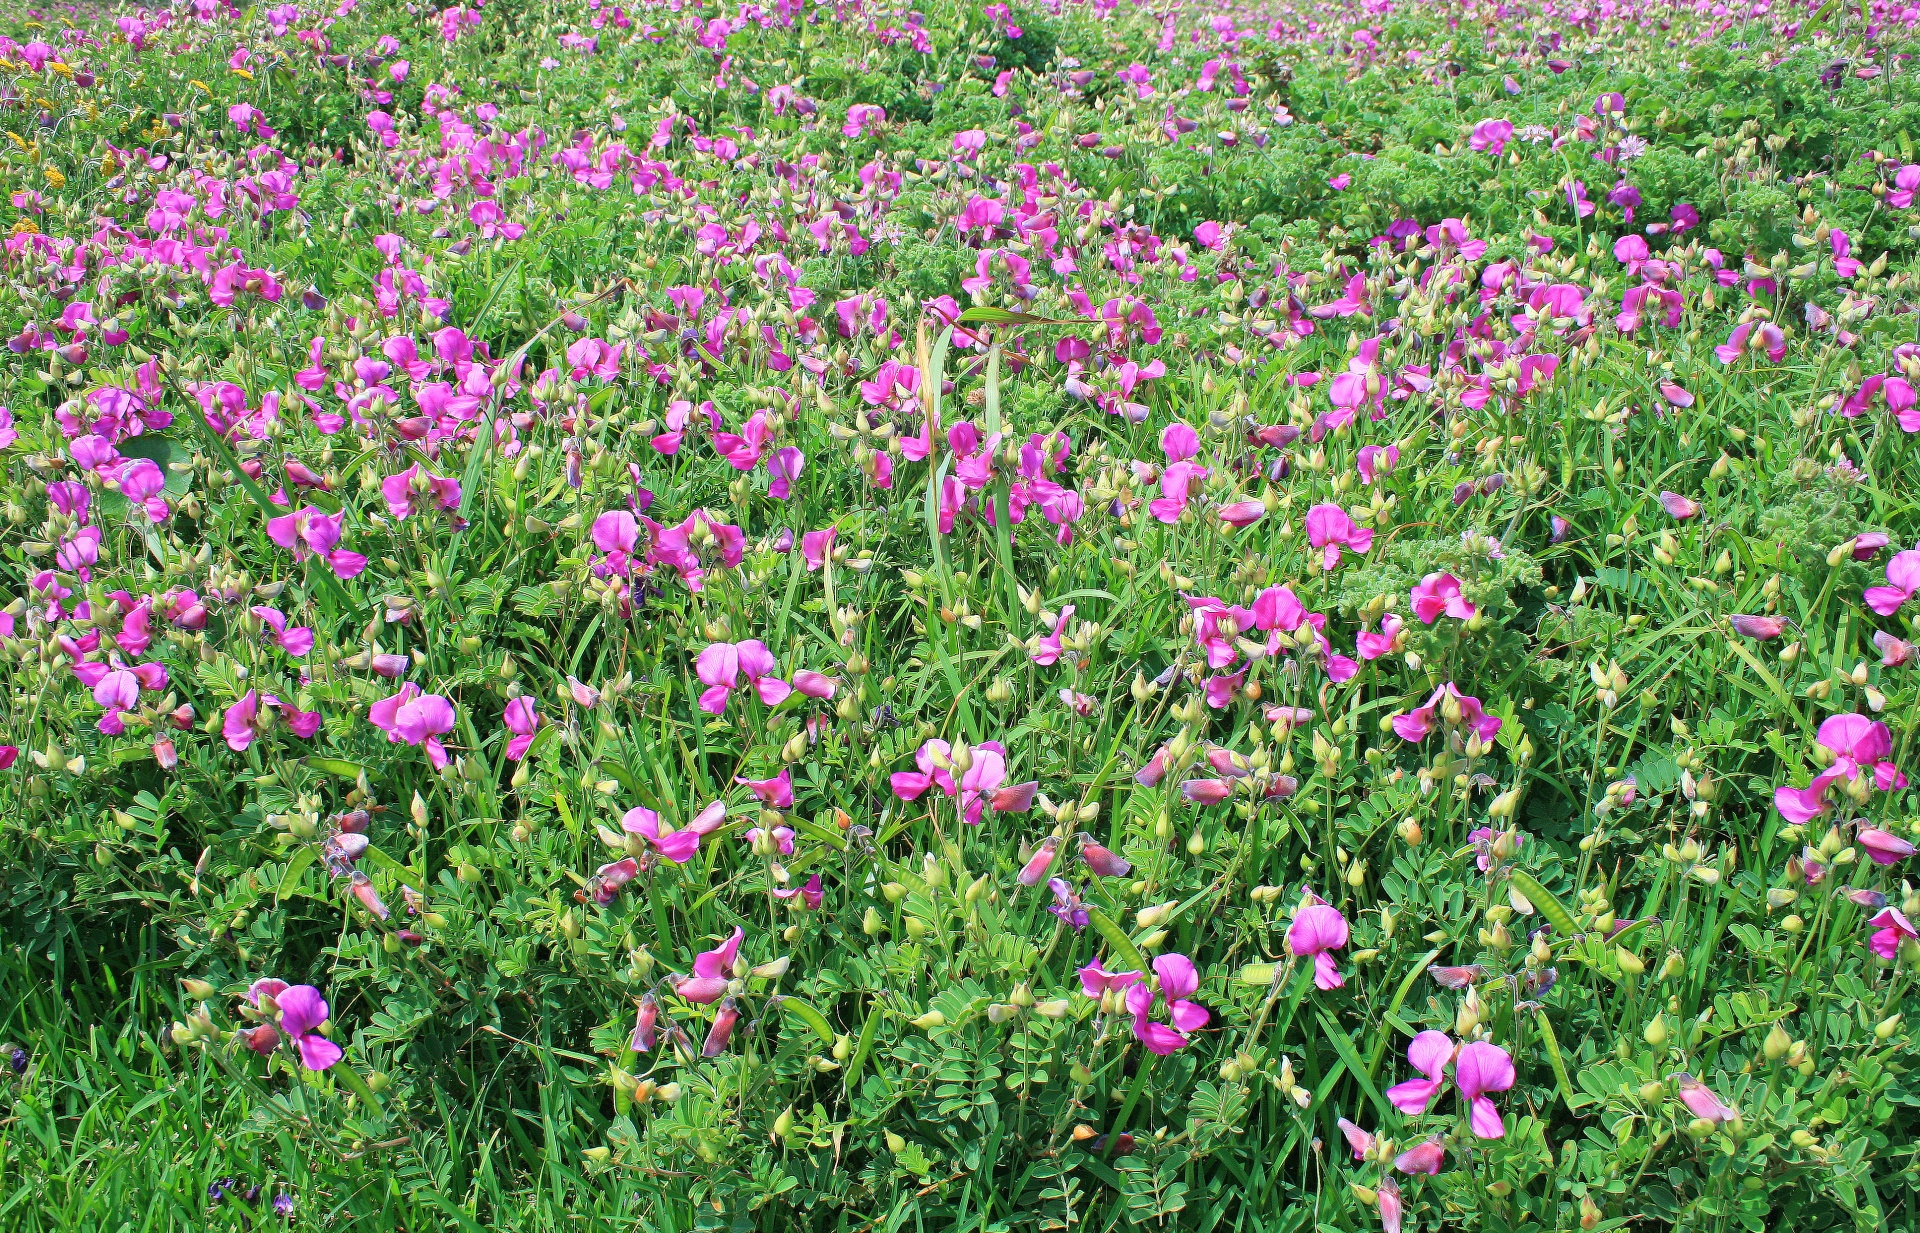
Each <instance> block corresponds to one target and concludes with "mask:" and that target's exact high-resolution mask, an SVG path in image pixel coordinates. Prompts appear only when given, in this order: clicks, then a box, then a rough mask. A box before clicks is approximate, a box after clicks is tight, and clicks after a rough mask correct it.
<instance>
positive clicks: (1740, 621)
mask: <svg viewBox="0 0 1920 1233" xmlns="http://www.w3.org/2000/svg"><path fill="white" fill-rule="evenodd" d="M1729 619H1730V620H1732V622H1733V632H1734V633H1736V634H1739V635H1740V636H1741V637H1743V638H1753V639H1756V640H1758V641H1760V642H1771V641H1772V640H1773V639H1775V638H1778V637H1779V636H1780V635H1781V633H1782V632H1783V631H1784V630H1785V629H1786V628H1787V623H1786V621H1784V620H1782V619H1781V618H1780V617H1771V616H1736V617H1732V618H1729Z"/></svg>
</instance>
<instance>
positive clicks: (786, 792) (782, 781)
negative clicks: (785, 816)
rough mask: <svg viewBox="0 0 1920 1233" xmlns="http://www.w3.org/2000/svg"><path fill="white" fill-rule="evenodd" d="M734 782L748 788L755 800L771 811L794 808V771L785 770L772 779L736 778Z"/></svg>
mask: <svg viewBox="0 0 1920 1233" xmlns="http://www.w3.org/2000/svg"><path fill="white" fill-rule="evenodd" d="M733 782H735V783H737V784H741V785H743V786H744V787H746V788H747V789H748V790H749V791H751V792H752V793H753V795H754V797H755V799H757V800H758V801H759V802H760V803H761V804H763V805H766V806H767V807H769V808H771V809H792V808H793V771H792V770H790V769H785V768H783V769H782V770H781V772H780V773H779V774H778V775H775V776H774V777H773V778H772V779H741V778H739V777H738V776H736V777H735V778H734V781H733Z"/></svg>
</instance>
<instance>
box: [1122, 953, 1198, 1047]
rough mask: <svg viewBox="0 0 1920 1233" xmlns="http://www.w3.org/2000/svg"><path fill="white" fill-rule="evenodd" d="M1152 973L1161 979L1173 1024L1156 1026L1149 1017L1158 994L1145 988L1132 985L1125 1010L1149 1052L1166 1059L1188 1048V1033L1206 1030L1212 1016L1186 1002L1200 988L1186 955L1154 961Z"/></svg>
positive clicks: (1160, 992) (1160, 987)
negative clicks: (1174, 1052)
mask: <svg viewBox="0 0 1920 1233" xmlns="http://www.w3.org/2000/svg"><path fill="white" fill-rule="evenodd" d="M1153 972H1154V975H1155V976H1156V977H1157V978H1158V982H1157V983H1158V995H1159V1000H1160V1001H1161V1002H1162V1003H1163V1004H1164V1005H1165V1007H1166V1013H1167V1018H1168V1020H1169V1021H1170V1022H1169V1023H1156V1022H1154V1021H1153V1020H1152V1019H1149V1018H1148V1017H1147V1016H1148V1012H1149V1011H1151V1010H1152V1009H1153V1005H1154V1002H1155V992H1156V991H1155V989H1154V988H1152V987H1150V986H1148V985H1146V984H1133V985H1131V986H1130V987H1129V988H1128V989H1127V991H1126V1006H1127V1012H1128V1013H1129V1014H1131V1015H1132V1016H1133V1034H1134V1035H1135V1036H1136V1037H1138V1038H1139V1040H1140V1042H1141V1043H1142V1044H1144V1045H1146V1047H1147V1048H1148V1049H1149V1050H1150V1051H1152V1052H1154V1053H1157V1054H1160V1055H1161V1056H1163V1057H1164V1056H1165V1055H1167V1054H1169V1053H1172V1052H1173V1051H1174V1050H1176V1049H1181V1048H1185V1047H1186V1045H1187V1044H1188V1043H1189V1042H1188V1038H1187V1036H1188V1033H1190V1032H1197V1031H1199V1030H1200V1029H1201V1028H1203V1027H1205V1026H1206V1025H1207V1020H1208V1018H1210V1016H1209V1015H1208V1013H1207V1009H1206V1007H1204V1006H1201V1005H1199V1004H1198V1003H1196V1002H1190V1001H1187V1000H1186V999H1187V995H1188V994H1191V993H1193V992H1194V991H1195V990H1197V989H1199V988H1200V974H1199V973H1198V972H1196V971H1195V970H1194V967H1193V961H1192V960H1190V959H1188V958H1187V957H1186V956H1185V955H1160V956H1158V957H1157V958H1155V959H1154V961H1153Z"/></svg>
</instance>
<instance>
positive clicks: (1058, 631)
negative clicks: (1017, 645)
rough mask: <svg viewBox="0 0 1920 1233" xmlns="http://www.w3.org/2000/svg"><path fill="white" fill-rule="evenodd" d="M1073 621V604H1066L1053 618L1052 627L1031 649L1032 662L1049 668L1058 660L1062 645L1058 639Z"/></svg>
mask: <svg viewBox="0 0 1920 1233" xmlns="http://www.w3.org/2000/svg"><path fill="white" fill-rule="evenodd" d="M1072 623H1073V605H1072V604H1066V605H1063V606H1062V607H1061V609H1060V615H1059V616H1058V617H1056V618H1055V619H1054V622H1053V629H1052V631H1051V632H1049V633H1048V634H1047V635H1046V636H1045V637H1043V638H1041V639H1040V642H1039V645H1037V646H1036V647H1035V648H1034V650H1033V662H1034V663H1036V664H1039V665H1040V666H1041V667H1042V668H1051V667H1052V666H1053V665H1055V664H1057V663H1059V662H1060V655H1061V652H1062V647H1061V645H1060V639H1061V638H1062V637H1064V636H1065V635H1066V632H1067V626H1068V625H1070V624H1072Z"/></svg>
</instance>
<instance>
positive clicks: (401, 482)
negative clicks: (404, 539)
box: [380, 462, 460, 518]
mask: <svg viewBox="0 0 1920 1233" xmlns="http://www.w3.org/2000/svg"><path fill="white" fill-rule="evenodd" d="M380 495H381V497H382V498H383V499H385V501H386V503H387V512H388V513H389V514H391V515H393V516H394V517H395V518H406V517H408V516H409V515H411V514H420V513H425V512H427V511H428V510H431V509H433V508H434V507H436V506H438V507H439V508H440V509H443V510H446V511H448V512H452V511H454V510H457V509H459V508H460V481H459V480H457V479H453V478H452V477H450V476H445V475H435V474H433V473H432V472H431V471H427V470H423V469H422V468H421V466H420V464H419V463H417V462H416V463H414V464H413V465H412V466H410V467H408V468H407V469H406V470H404V471H401V472H399V473H398V474H395V475H389V476H388V477H387V478H386V479H384V480H381V481H380Z"/></svg>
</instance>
